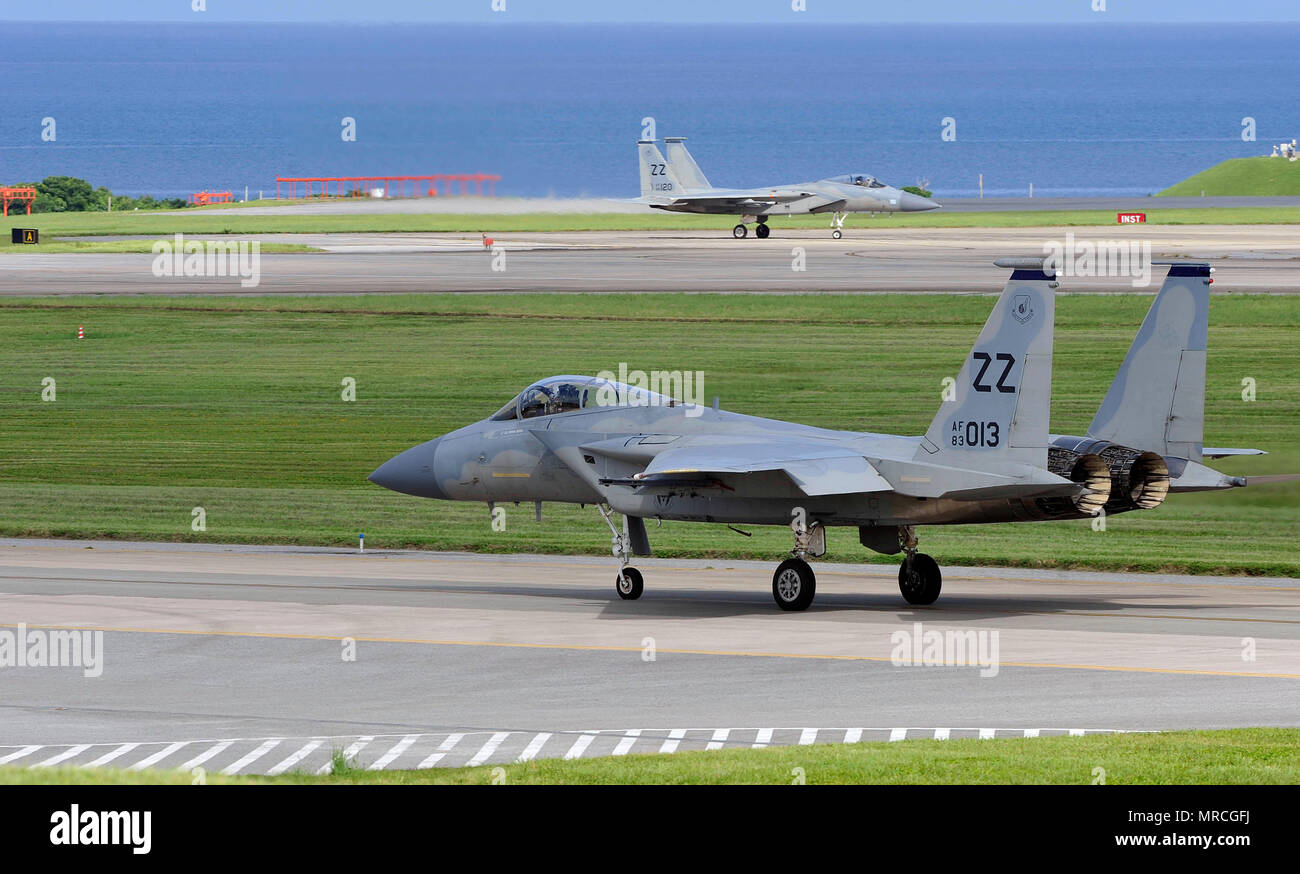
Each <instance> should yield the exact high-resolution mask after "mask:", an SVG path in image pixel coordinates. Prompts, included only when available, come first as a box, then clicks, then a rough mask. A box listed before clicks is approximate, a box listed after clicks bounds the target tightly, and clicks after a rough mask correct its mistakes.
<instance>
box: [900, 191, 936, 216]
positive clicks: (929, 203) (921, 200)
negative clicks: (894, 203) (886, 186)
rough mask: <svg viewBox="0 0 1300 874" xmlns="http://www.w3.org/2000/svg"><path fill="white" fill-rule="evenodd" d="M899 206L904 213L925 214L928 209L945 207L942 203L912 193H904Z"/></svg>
mask: <svg viewBox="0 0 1300 874" xmlns="http://www.w3.org/2000/svg"><path fill="white" fill-rule="evenodd" d="M898 205H899V207H900V208H901V209H902V211H903V212H925V211H926V210H927V209H938V208H939V207H941V206H943V204H942V203H938V202H937V201H934V200H931V199H930V198H928V197H922V196H921V195H919V194H913V193H912V192H910V191H904V192H903V194H902V196H901V197H899V198H898Z"/></svg>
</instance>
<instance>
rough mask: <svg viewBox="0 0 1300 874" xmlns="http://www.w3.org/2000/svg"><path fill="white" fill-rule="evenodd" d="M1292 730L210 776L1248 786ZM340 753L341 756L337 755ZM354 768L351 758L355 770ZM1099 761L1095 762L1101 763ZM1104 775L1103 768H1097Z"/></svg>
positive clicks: (158, 778)
mask: <svg viewBox="0 0 1300 874" xmlns="http://www.w3.org/2000/svg"><path fill="white" fill-rule="evenodd" d="M1297 748H1300V730H1297V729H1292V728H1245V729H1233V730H1228V731H1183V732H1169V733H1161V734H1120V735H1086V736H1084V737H1042V738H1024V739H1021V738H1014V739H1013V738H999V739H994V740H946V741H935V740H908V741H901V742H895V743H888V742H879V741H878V742H871V743H858V744H816V745H813V746H796V747H774V748H770V749H764V750H750V749H726V750H709V751H701V752H681V753H674V754H672V755H653V754H651V755H631V756H620V757H618V758H612V757H604V758H592V759H574V760H571V761H565V760H563V759H545V760H542V761H533V762H527V763H522V764H514V765H507V766H504V767H502V768H500V769H498V768H495V767H489V766H481V767H477V768H432V769H427V770H423V771H367V770H365V769H364V767H363V766H364V764H365V763H364V762H361V763H349V764H348V765H347V766H345V767H342V768H338V769H337V770H336V772H335V773H333V774H330V775H323V776H316V775H314V774H303V773H287V774H283V775H280V776H278V777H253V776H250V777H227V776H223V775H221V774H216V773H214V774H208V775H206V777H205V779H206V781H207V782H208V783H212V784H268V783H269V784H280V785H284V784H334V785H348V784H389V785H401V784H405V785H411V784H458V785H482V784H486V783H492V782H494V781H495V782H497V783H504V784H505V785H560V784H586V785H615V784H617V785H627V784H650V785H664V784H766V785H783V784H784V785H788V784H791V783H794V782H796V781H799V780H802V781H803V782H805V783H806V784H808V785H829V784H859V785H861V784H887V785H906V784H998V785H1005V784H1021V785H1031V784H1033V785H1041V784H1057V785H1067V786H1068V785H1088V784H1092V783H1096V782H1098V781H1102V780H1104V782H1105V783H1106V784H1108V785H1134V784H1145V785H1195V784H1210V785H1245V784H1266V783H1267V784H1287V785H1295V784H1297V783H1300V756H1297V755H1296V750H1297ZM336 758H338V756H336ZM358 765H360V766H358ZM1097 769H1102V770H1101V771H1098V770H1097ZM1103 772H1104V773H1103ZM193 781H194V777H193V775H191V774H189V773H182V772H177V771H122V770H112V769H96V770H89V769H81V768H67V767H56V768H43V769H41V770H39V771H37V770H33V769H29V768H17V767H14V766H12V765H7V766H0V784H15V783H17V784H37V783H62V784H82V785H123V784H136V783H149V784H188V783H192V782H193Z"/></svg>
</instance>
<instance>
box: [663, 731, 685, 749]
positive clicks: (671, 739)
mask: <svg viewBox="0 0 1300 874" xmlns="http://www.w3.org/2000/svg"><path fill="white" fill-rule="evenodd" d="M684 737H686V729H684V728H674V729H673V730H672V731H670V732H668V739H667V740H665V741H664V742H663V744H662V745H661V746H660V747H659V752H661V753H675V752H677V745H678V744H679V743H681V742H682V738H684Z"/></svg>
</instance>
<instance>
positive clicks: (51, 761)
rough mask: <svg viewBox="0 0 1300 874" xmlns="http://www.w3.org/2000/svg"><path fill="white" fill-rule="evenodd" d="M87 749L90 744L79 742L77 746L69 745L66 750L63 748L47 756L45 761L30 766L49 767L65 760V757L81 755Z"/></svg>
mask: <svg viewBox="0 0 1300 874" xmlns="http://www.w3.org/2000/svg"><path fill="white" fill-rule="evenodd" d="M88 749H90V744H81V745H79V746H75V747H69V748H68V749H67V750H65V751H64V752H61V753H59V754H58V755H57V756H50V757H49V758H48V759H46V760H45V761H43V762H37V763H36V764H35V765H33V766H32V767H33V768H49V767H51V766H52V765H57V764H58V763H59V762H62V761H64V760H66V759H70V758H72V757H73V756H79V755H81V754H82V753H84V752H85V751H86V750H88Z"/></svg>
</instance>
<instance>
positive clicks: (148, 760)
mask: <svg viewBox="0 0 1300 874" xmlns="http://www.w3.org/2000/svg"><path fill="white" fill-rule="evenodd" d="M183 746H188V744H184V743H176V744H168V745H167V746H165V747H163V748H162V749H160V750H159V751H158V752H156V753H154V754H153V755H152V756H145V757H144V758H143V759H141V760H140V761H138V762H136V763H135V764H134V765H132V766H131V767H130V768H128V769H127V770H128V771H142V770H144V769H145V768H147V767H149V766H150V765H156V764H157V763H158V762H161V761H162V760H163V759H165V758H167V757H168V756H170V755H171V754H172V753H174V752H176V751H177V750H179V749H180V748H181V747H183Z"/></svg>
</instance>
